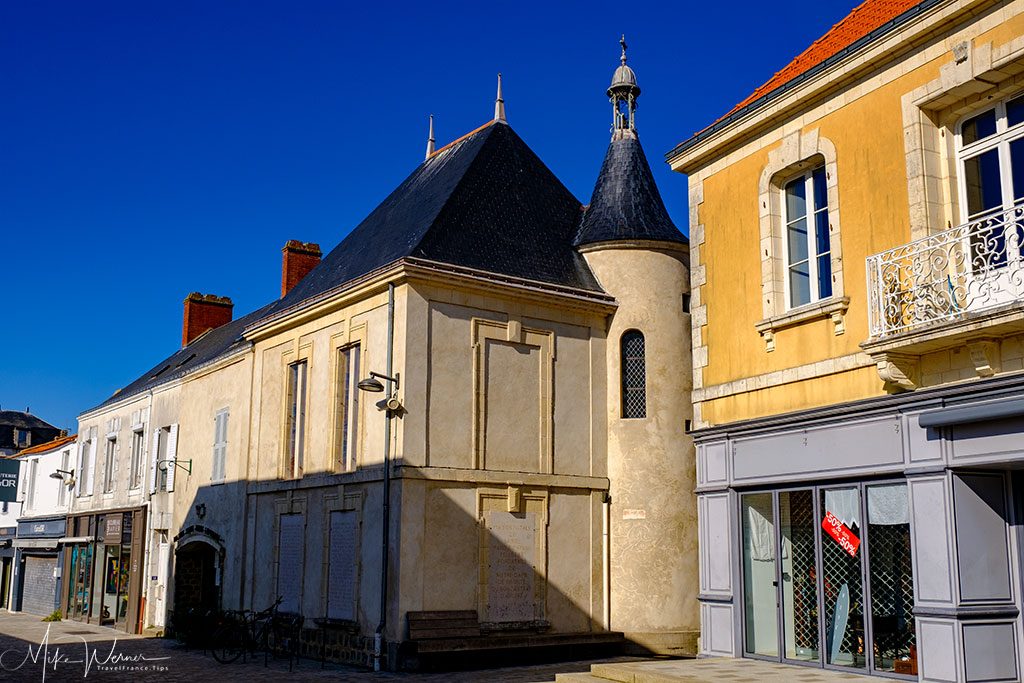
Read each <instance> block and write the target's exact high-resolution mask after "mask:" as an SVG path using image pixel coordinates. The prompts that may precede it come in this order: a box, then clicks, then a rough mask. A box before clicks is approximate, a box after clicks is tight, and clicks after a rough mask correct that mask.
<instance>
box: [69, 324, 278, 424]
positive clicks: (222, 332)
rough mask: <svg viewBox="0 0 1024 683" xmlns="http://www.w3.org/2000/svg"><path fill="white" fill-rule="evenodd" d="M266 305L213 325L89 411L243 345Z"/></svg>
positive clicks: (203, 363)
mask: <svg viewBox="0 0 1024 683" xmlns="http://www.w3.org/2000/svg"><path fill="white" fill-rule="evenodd" d="M271 305H272V304H271ZM269 308H270V306H264V307H263V308H261V309H259V310H256V311H253V312H252V313H249V314H248V315H244V316H242V317H241V318H237V319H236V320H232V321H231V322H229V323H227V324H225V325H221V326H220V327H215V328H214V329H212V330H210V331H209V332H206V333H205V334H201V335H199V337H197V338H196V339H195V340H194V341H193V342H192V343H191V344H189V345H188V346H186V347H185V348H183V349H180V350H178V351H175V352H174V353H173V354H171V355H170V356H168V357H167V358H165V359H164V360H162V361H160V362H159V363H157V364H156V365H154V366H153V367H152V368H150V369H149V370H148V371H147V372H145V373H143V374H142V376H140V377H139V378H137V379H136V380H135V381H133V382H131V383H130V384H128V385H127V386H125V387H122V388H121V389H118V390H117V391H116V392H115V393H114V394H113V396H111V397H110V398H108V399H107V400H105V401H103V402H102V403H100V404H99V405H97V406H95V407H94V408H90V409H89V410H95V409H96V408H102V407H104V406H107V405H110V404H112V403H116V402H117V401H120V400H121V399H123V398H126V397H128V396H133V395H135V394H138V393H141V392H143V391H146V390H148V389H152V388H154V387H157V386H160V385H161V384H164V383H165V382H168V381H170V380H173V379H177V378H179V377H181V376H183V375H185V374H186V373H188V372H189V371H191V370H194V369H196V368H199V367H202V366H203V365H206V364H207V363H210V362H212V361H214V360H217V359H218V358H220V357H221V356H226V355H228V354H230V353H232V352H234V351H236V350H238V349H240V348H242V347H244V346H245V345H246V344H247V343H248V342H245V341H244V340H243V339H242V330H244V329H245V328H246V327H248V326H249V325H250V324H252V323H254V322H256V321H257V320H258V319H259V318H261V317H262V316H263V315H265V314H266V312H267V310H268V309H269ZM86 412H88V411H86Z"/></svg>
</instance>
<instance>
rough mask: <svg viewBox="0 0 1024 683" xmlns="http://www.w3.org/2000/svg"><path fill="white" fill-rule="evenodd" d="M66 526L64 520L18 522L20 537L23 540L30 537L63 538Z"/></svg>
mask: <svg viewBox="0 0 1024 683" xmlns="http://www.w3.org/2000/svg"><path fill="white" fill-rule="evenodd" d="M65 526H66V525H65V520H64V519H63V518H61V519H44V520H39V521H34V520H30V521H23V522H18V536H19V537H21V538H27V537H30V536H63V535H64V529H65Z"/></svg>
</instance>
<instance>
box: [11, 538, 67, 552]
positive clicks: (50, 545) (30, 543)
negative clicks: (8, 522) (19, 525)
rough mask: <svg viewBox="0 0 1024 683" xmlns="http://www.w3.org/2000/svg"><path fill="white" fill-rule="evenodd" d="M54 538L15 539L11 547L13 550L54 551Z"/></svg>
mask: <svg viewBox="0 0 1024 683" xmlns="http://www.w3.org/2000/svg"><path fill="white" fill-rule="evenodd" d="M57 541H58V539H56V538H16V539H14V543H12V544H11V545H13V546H14V547H15V548H46V549H48V550H54V549H56V547H57Z"/></svg>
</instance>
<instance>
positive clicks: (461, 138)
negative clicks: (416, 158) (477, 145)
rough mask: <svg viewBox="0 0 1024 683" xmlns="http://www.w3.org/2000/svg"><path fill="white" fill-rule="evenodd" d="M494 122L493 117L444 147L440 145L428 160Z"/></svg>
mask: <svg viewBox="0 0 1024 683" xmlns="http://www.w3.org/2000/svg"><path fill="white" fill-rule="evenodd" d="M494 123H495V121H494V119H491V120H490V121H488V122H487V123H485V124H484V125H482V126H477V127H476V128H474V129H473V130H471V131H469V132H468V133H466V134H465V135H462V136H460V137H457V138H455V139H454V140H452V141H451V142H449V143H448V144H447V145H445V146H444V147H440V148H438V149H436V150H434V151H433V152H431V154H430V156H428V157H427V161H429V160H430V159H433V158H434V157H436V156H437V155H438V154H440V153H441V152H443V151H445V150H446V149H448V148H449V147H453V146H455V145H457V144H458V143H460V142H462V141H463V140H465V139H467V138H471V137H473V136H474V135H476V134H477V133H479V132H480V131H482V130H483V129H484V128H487V127H488V126H491V125H493V124H494ZM506 125H507V124H506Z"/></svg>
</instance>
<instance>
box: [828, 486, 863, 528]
mask: <svg viewBox="0 0 1024 683" xmlns="http://www.w3.org/2000/svg"><path fill="white" fill-rule="evenodd" d="M825 510H827V511H828V512H831V513H832V514H833V515H835V516H836V517H838V518H839V521H840V522H842V523H843V524H845V525H846V526H848V527H853V526H857V527H860V525H861V524H860V491H858V490H857V489H830V490H827V491H825Z"/></svg>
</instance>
